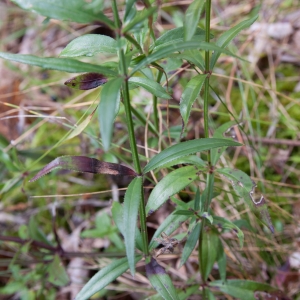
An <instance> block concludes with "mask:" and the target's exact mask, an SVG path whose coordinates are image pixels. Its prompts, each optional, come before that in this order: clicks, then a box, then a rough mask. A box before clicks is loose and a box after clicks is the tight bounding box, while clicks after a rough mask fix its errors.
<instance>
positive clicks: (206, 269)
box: [199, 228, 219, 282]
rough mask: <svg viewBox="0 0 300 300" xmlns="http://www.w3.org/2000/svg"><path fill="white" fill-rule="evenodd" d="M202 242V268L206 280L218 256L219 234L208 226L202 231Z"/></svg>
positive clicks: (200, 254)
mask: <svg viewBox="0 0 300 300" xmlns="http://www.w3.org/2000/svg"><path fill="white" fill-rule="evenodd" d="M200 240H201V244H200V253H199V257H200V269H201V275H202V278H203V280H204V281H205V282H206V280H207V278H208V275H209V274H210V272H211V270H212V268H213V265H214V263H215V261H216V260H217V257H218V252H217V248H218V242H219V237H218V234H217V233H216V232H215V231H213V230H211V228H208V230H203V231H202V232H201V238H200Z"/></svg>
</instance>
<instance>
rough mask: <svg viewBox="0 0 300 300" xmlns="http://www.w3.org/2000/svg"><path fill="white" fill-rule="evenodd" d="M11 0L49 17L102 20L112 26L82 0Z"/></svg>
mask: <svg viewBox="0 0 300 300" xmlns="http://www.w3.org/2000/svg"><path fill="white" fill-rule="evenodd" d="M13 2H14V3H16V4H17V5H19V6H20V7H22V8H23V9H26V10H30V11H33V12H36V13H38V14H40V15H42V16H45V17H48V18H51V19H58V20H68V21H74V22H78V23H91V22H93V21H102V22H103V23H105V24H107V25H108V26H110V27H111V28H114V23H113V22H112V21H111V20H110V19H108V18H107V17H106V16H105V15H104V14H103V13H102V12H101V11H94V9H90V8H88V6H87V3H86V1H84V0H43V1H40V0H13Z"/></svg>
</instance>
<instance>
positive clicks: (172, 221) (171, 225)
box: [149, 212, 190, 250]
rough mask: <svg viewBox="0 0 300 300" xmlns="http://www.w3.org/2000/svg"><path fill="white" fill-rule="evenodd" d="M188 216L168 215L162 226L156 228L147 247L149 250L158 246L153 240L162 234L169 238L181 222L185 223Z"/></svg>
mask: <svg viewBox="0 0 300 300" xmlns="http://www.w3.org/2000/svg"><path fill="white" fill-rule="evenodd" d="M188 218H190V216H186V215H185V216H182V215H181V216H180V215H179V216H178V215H175V214H174V212H173V213H172V214H170V215H169V216H168V217H167V218H166V219H165V220H164V221H163V223H162V224H160V226H159V227H158V228H157V230H156V231H155V233H154V235H153V238H152V240H151V242H150V245H149V250H152V249H154V248H155V247H157V246H158V244H159V243H158V242H157V241H156V240H155V239H156V238H158V237H160V236H161V234H162V233H163V232H164V233H165V234H166V235H167V236H170V235H171V234H172V233H173V232H174V231H175V230H176V229H177V228H178V227H180V226H181V224H182V223H183V222H185V221H186V220H187V219H188Z"/></svg>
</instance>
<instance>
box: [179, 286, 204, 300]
mask: <svg viewBox="0 0 300 300" xmlns="http://www.w3.org/2000/svg"><path fill="white" fill-rule="evenodd" d="M198 289H199V285H197V284H196V285H193V286H191V287H188V288H184V290H183V291H180V292H179V293H178V297H179V299H180V300H186V299H189V296H191V295H193V294H194V293H195V292H196V291H198Z"/></svg>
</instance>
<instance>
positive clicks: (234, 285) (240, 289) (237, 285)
mask: <svg viewBox="0 0 300 300" xmlns="http://www.w3.org/2000/svg"><path fill="white" fill-rule="evenodd" d="M209 286H210V287H212V288H216V289H217V290H218V291H221V292H223V293H225V294H228V295H230V296H232V297H235V298H237V299H243V300H255V299H257V298H256V297H255V294H254V293H255V292H259V291H262V292H266V293H267V292H272V291H276V289H275V288H273V287H272V286H270V285H269V284H267V283H260V282H255V281H251V280H244V279H242V280H240V279H231V280H227V281H226V282H225V283H224V282H223V280H215V281H212V282H210V283H209Z"/></svg>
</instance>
